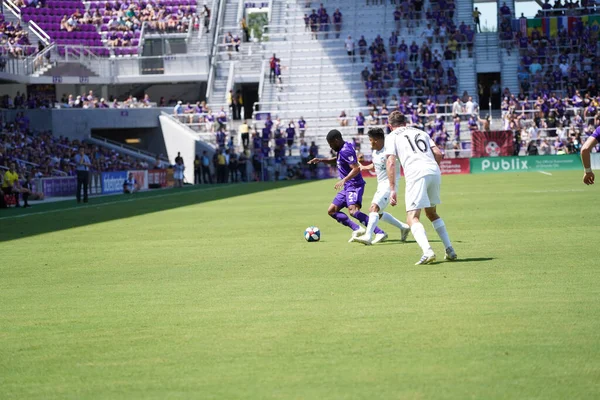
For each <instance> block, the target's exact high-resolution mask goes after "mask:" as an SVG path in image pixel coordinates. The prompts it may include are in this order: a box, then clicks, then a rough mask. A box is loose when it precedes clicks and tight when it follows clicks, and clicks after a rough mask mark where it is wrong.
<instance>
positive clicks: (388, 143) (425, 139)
mask: <svg viewBox="0 0 600 400" xmlns="http://www.w3.org/2000/svg"><path fill="white" fill-rule="evenodd" d="M433 146H435V143H434V142H433V140H431V138H430V137H429V135H428V134H427V133H425V132H424V131H422V130H420V129H417V128H414V127H401V128H398V129H396V130H394V131H393V132H392V133H390V134H389V135H388V136H387V137H386V138H385V152H386V154H388V155H393V156H396V157H398V158H399V159H400V163H401V164H402V168H404V178H405V179H406V182H413V181H415V180H417V179H419V178H421V177H423V176H427V175H441V172H440V167H439V166H438V163H437V162H436V161H435V157H434V155H433V151H431V147H433Z"/></svg>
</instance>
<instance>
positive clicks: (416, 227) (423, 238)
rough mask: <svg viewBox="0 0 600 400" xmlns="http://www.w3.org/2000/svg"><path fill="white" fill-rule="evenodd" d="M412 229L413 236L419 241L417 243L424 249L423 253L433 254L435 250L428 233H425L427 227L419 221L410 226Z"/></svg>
mask: <svg viewBox="0 0 600 400" xmlns="http://www.w3.org/2000/svg"><path fill="white" fill-rule="evenodd" d="M410 231H411V232H412V235H413V237H414V238H415V240H416V241H417V244H418V245H419V247H421V249H422V250H423V254H425V255H431V254H433V250H432V249H431V246H430V245H429V241H428V240H427V234H426V233H425V227H424V226H423V224H422V223H420V222H417V223H416V224H413V225H412V226H411V227H410Z"/></svg>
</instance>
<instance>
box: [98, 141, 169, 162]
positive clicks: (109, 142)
mask: <svg viewBox="0 0 600 400" xmlns="http://www.w3.org/2000/svg"><path fill="white" fill-rule="evenodd" d="M89 139H92V140H97V141H100V142H103V143H107V144H110V145H113V146H117V147H119V148H122V149H124V150H128V151H130V152H132V153H137V154H139V155H142V156H146V157H151V158H152V160H155V159H156V153H152V152H150V151H145V150H140V149H136V148H135V147H132V146H128V145H126V144H123V143H119V142H116V141H114V140H110V139H106V138H103V137H99V136H93V135H92V136H90V137H89V138H88V140H89ZM161 160H162V161H168V160H167V159H166V158H162V159H161Z"/></svg>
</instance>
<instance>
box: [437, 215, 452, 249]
mask: <svg viewBox="0 0 600 400" xmlns="http://www.w3.org/2000/svg"><path fill="white" fill-rule="evenodd" d="M432 224H433V228H434V229H435V231H436V232H437V234H438V235H439V236H440V239H442V242H444V248H446V249H447V248H448V247H451V246H452V243H450V237H449V236H448V231H447V230H446V224H444V221H443V220H442V219H441V218H438V219H436V220H435V221H433V223H432Z"/></svg>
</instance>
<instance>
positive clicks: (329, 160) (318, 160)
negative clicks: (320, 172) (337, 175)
mask: <svg viewBox="0 0 600 400" xmlns="http://www.w3.org/2000/svg"><path fill="white" fill-rule="evenodd" d="M336 162H337V158H335V157H331V158H316V157H315V158H313V159H312V160H309V161H308V162H307V164H318V163H323V164H331V165H334V164H335V163H336Z"/></svg>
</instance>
